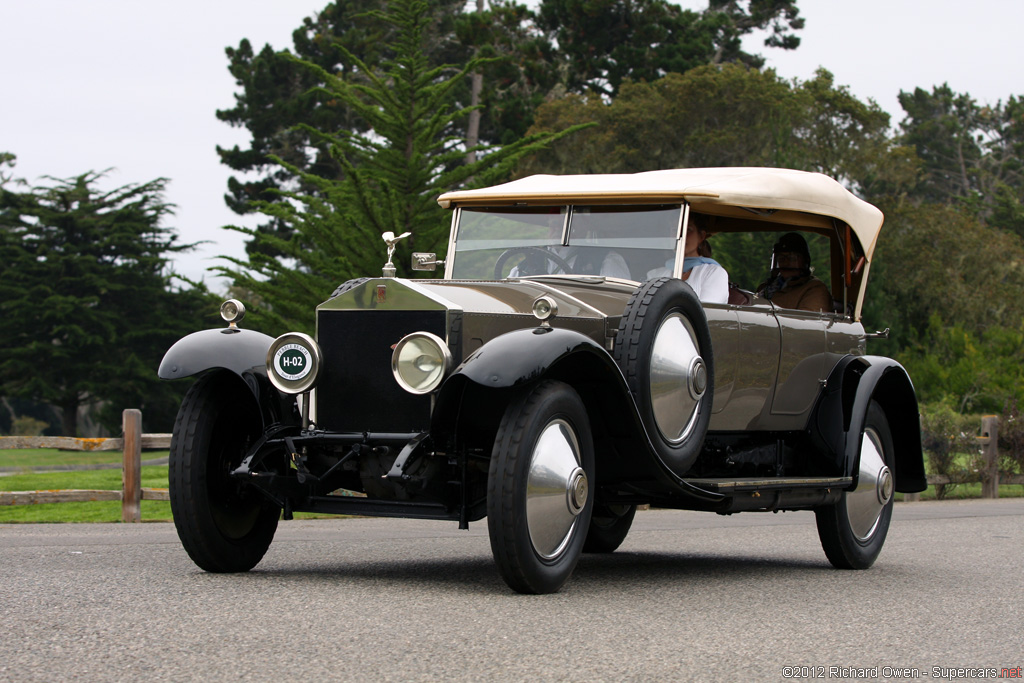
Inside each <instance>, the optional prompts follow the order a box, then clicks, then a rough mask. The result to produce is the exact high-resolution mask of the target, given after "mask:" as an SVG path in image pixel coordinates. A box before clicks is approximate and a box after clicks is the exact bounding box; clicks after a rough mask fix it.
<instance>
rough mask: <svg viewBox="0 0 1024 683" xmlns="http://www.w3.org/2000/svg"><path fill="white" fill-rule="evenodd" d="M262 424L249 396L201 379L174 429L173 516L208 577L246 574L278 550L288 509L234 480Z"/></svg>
mask: <svg viewBox="0 0 1024 683" xmlns="http://www.w3.org/2000/svg"><path fill="white" fill-rule="evenodd" d="M261 430H262V421H261V419H260V416H259V412H258V409H257V407H256V403H255V400H254V399H253V397H252V395H251V394H250V393H249V390H248V389H247V388H246V387H245V386H244V385H242V384H241V382H234V381H233V378H230V377H225V376H224V375H218V374H209V375H205V376H203V377H201V378H200V379H199V380H198V381H197V382H196V383H195V384H194V385H192V387H191V388H190V389H189V391H188V393H187V394H186V395H185V399H184V400H183V401H182V404H181V409H180V410H179V411H178V417H177V420H176V421H175V423H174V434H173V435H172V437H171V450H170V459H169V473H168V474H169V486H170V498H171V513H172V515H173V517H174V526H175V528H176V529H177V530H178V537H179V538H180V539H181V544H182V545H183V546H184V547H185V551H186V552H188V554H189V557H191V558H192V560H193V561H194V562H195V563H196V564H197V565H198V566H199V567H200V568H202V569H205V570H206V571H208V572H244V571H248V570H250V569H252V568H253V567H255V566H256V564H257V563H259V561H260V560H261V559H263V555H264V554H265V553H266V552H267V548H268V547H270V542H271V541H272V540H273V538H274V532H275V531H276V530H277V520H278V517H279V516H280V513H281V511H280V509H279V508H277V507H276V506H274V505H272V504H270V503H269V502H268V501H267V500H266V499H265V498H263V497H262V496H261V495H260V494H259V493H258V492H257V491H254V490H252V489H250V488H248V487H246V486H245V485H244V484H243V483H242V482H240V481H238V480H236V479H234V478H232V477H231V476H230V472H231V471H232V470H233V469H235V468H236V467H238V465H239V464H241V462H242V458H243V457H244V456H245V453H246V451H247V449H248V448H249V446H250V445H251V444H252V443H253V442H254V441H255V440H256V439H257V438H258V437H259V435H260V432H261Z"/></svg>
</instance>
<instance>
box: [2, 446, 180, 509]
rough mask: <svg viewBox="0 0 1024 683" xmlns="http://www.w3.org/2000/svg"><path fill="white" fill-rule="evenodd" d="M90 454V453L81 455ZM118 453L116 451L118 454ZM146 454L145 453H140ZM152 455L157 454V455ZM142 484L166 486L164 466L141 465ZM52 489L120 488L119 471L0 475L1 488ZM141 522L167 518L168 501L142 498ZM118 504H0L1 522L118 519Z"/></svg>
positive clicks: (148, 487)
mask: <svg viewBox="0 0 1024 683" xmlns="http://www.w3.org/2000/svg"><path fill="white" fill-rule="evenodd" d="M84 455H92V454H88V453H87V454H84ZM118 455H119V454H118ZM143 457H145V456H143ZM154 457H160V456H159V455H156V456H154ZM142 487H143V488H147V489H165V488H167V465H150V466H146V467H143V468H142ZM55 489H98V490H101V491H102V490H108V491H120V490H121V470H120V469H116V470H79V471H75V472H25V473H19V474H12V475H9V476H5V477H0V491H50V490H55ZM142 519H143V521H153V520H170V519H171V504H170V503H168V502H166V501H160V500H144V501H142ZM120 521H121V503H120V502H119V501H116V500H111V501H98V502H94V503H45V504H42V505H4V506H0V524H3V523H10V522H120Z"/></svg>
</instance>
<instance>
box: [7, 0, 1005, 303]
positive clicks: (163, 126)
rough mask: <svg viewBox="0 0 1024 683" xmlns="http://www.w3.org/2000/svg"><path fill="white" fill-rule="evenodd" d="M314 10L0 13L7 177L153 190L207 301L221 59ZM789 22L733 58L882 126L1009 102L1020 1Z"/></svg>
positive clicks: (868, 5)
mask: <svg viewBox="0 0 1024 683" xmlns="http://www.w3.org/2000/svg"><path fill="white" fill-rule="evenodd" d="M326 4H327V0H206V1H204V2H200V1H199V0H177V1H176V2H173V3H171V2H139V1H138V0H134V1H131V0H89V1H88V2H82V1H81V0H31V1H26V0H0V73H2V78H0V84H2V87H3V95H2V99H0V151H9V152H13V153H14V154H16V155H17V157H18V164H17V166H16V168H15V171H16V174H17V175H18V176H19V177H23V178H26V179H28V180H29V181H30V182H32V183H33V184H35V183H38V182H40V180H41V177H42V176H45V175H49V176H55V177H58V178H67V177H72V176H76V175H79V174H81V173H84V172H86V171H89V170H104V169H107V168H113V169H115V170H114V171H112V172H111V174H110V176H109V179H108V180H107V181H106V184H105V185H103V187H104V188H107V189H110V188H113V187H117V186H120V185H124V184H127V183H142V182H147V181H150V180H153V179H155V178H158V177H166V178H169V179H170V180H171V182H170V185H169V188H168V192H167V196H166V199H167V201H169V202H171V203H173V204H175V205H177V209H176V215H175V216H174V217H173V218H172V219H171V220H170V221H169V225H171V226H172V227H174V228H175V229H177V231H178V233H179V235H180V239H181V240H183V241H185V242H195V241H200V240H208V241H209V242H210V243H209V244H205V245H203V246H202V247H201V248H200V249H198V250H197V251H195V252H193V253H192V254H189V255H182V256H179V257H178V259H177V260H176V263H175V268H176V269H177V270H178V271H179V272H181V273H183V274H185V275H187V276H188V277H191V278H197V279H199V278H204V277H205V278H206V279H207V281H208V282H209V283H210V284H211V285H212V286H214V288H215V289H218V290H220V289H223V286H222V285H221V284H220V283H219V282H218V281H216V280H214V279H213V278H212V276H210V275H209V274H206V273H205V269H206V268H207V267H209V266H210V265H212V264H213V263H215V262H216V257H217V256H219V255H222V254H228V255H241V254H243V253H244V248H243V239H242V236H241V235H238V234H237V233H234V232H231V231H227V230H224V229H222V226H223V225H227V224H239V223H240V222H243V221H242V219H240V218H239V217H238V216H236V215H235V214H233V213H232V212H231V211H230V210H229V209H228V208H227V207H226V206H225V204H224V201H223V194H224V192H225V191H226V182H227V178H228V176H229V175H230V173H229V172H228V169H227V168H226V167H224V166H222V165H221V164H220V162H219V158H218V156H217V154H216V151H215V147H216V146H217V145H221V146H222V147H230V146H232V145H234V144H239V145H241V146H243V147H244V146H246V139H247V138H246V132H245V131H243V130H238V129H232V128H230V127H229V126H227V125H226V124H223V123H221V122H220V121H218V120H217V119H216V117H215V115H214V113H215V111H216V110H217V109H227V108H230V107H231V106H232V105H233V98H232V95H233V94H234V92H235V85H234V80H233V79H232V77H231V76H230V74H228V72H227V64H228V62H227V57H226V56H225V54H224V48H225V47H227V46H237V45H238V42H239V41H240V40H241V39H242V38H248V39H249V40H250V41H251V42H252V43H253V46H254V48H255V49H256V50H259V49H260V48H261V47H262V46H263V44H264V43H268V42H269V43H270V44H271V45H272V46H273V47H275V48H277V49H283V48H285V47H290V46H291V33H292V31H293V30H294V29H295V28H297V27H298V26H299V24H300V23H301V21H302V18H303V17H305V16H309V15H311V14H313V13H314V12H316V11H318V10H320V9H322V8H323V7H325V6H326ZM531 4H532V3H531ZM682 4H683V5H684V6H686V7H692V8H702V7H706V6H707V2H706V0H703V1H701V0H686V1H684V2H683V3H682ZM798 7H799V8H800V11H801V14H802V15H803V16H804V17H805V18H806V20H807V25H806V27H805V28H804V30H803V31H801V32H800V35H801V38H802V43H801V45H800V48H799V49H797V50H795V51H792V52H786V51H781V50H771V49H767V48H763V47H762V46H760V45H757V44H748V49H749V50H751V51H755V52H760V53H762V54H764V55H765V56H766V57H767V59H768V66H771V67H774V68H775V69H776V70H777V71H778V72H779V74H780V75H782V76H784V77H786V78H799V79H801V80H805V79H807V78H809V77H811V75H813V73H814V70H815V69H816V68H817V67H818V66H824V67H825V68H827V69H829V70H830V71H832V73H833V74H835V78H836V83H837V84H838V85H846V86H849V87H850V90H851V91H852V92H853V93H854V94H855V95H856V96H858V97H860V98H861V99H867V98H873V99H875V101H877V102H878V103H879V104H880V105H881V106H882V108H883V109H885V110H886V111H888V112H889V113H890V114H892V115H893V121H892V123H893V124H894V125H895V124H897V123H898V122H899V121H900V119H901V118H902V110H901V109H900V107H899V104H898V101H897V95H898V93H899V91H900V90H901V89H902V90H913V89H914V88H915V87H922V88H926V89H930V88H931V87H932V86H933V85H940V84H942V83H945V82H948V83H949V85H950V87H951V88H952V89H953V90H954V91H955V92H969V93H970V94H971V95H972V96H973V97H974V98H975V99H977V100H978V101H980V102H983V103H990V104H995V103H996V101H999V100H1004V101H1005V100H1006V99H1007V98H1008V97H1009V96H1010V95H1018V96H1020V95H1024V71H1022V70H1021V69H1020V63H1021V61H1022V57H1024V48H1022V47H1021V46H1020V44H1019V41H1020V38H1019V33H1020V27H1021V26H1022V25H1024V2H1021V1H1020V0H975V1H974V2H970V3H965V2H963V0H930V1H929V2H922V1H921V0H858V1H857V2H838V1H837V0H798ZM245 220H248V221H249V224H254V223H255V222H256V221H255V220H253V219H245ZM381 253H382V257H383V256H384V253H383V250H382V252H381Z"/></svg>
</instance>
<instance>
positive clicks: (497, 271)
mask: <svg viewBox="0 0 1024 683" xmlns="http://www.w3.org/2000/svg"><path fill="white" fill-rule="evenodd" d="M530 253H537V254H540V255H541V256H543V257H544V258H545V259H547V260H548V261H550V262H551V263H554V264H555V265H556V266H558V267H559V268H561V269H562V271H563V272H565V273H569V272H571V271H572V266H570V265H569V264H568V263H567V262H566V261H565V259H563V258H560V257H559V256H558V255H557V254H555V253H553V252H551V251H549V250H547V249H543V248H541V247H512V248H510V249H506V250H505V251H503V252H501V256H499V257H498V260H497V261H495V262H494V279H495V280H500V279H501V270H502V267H503V266H504V265H505V262H506V261H508V260H509V259H510V258H512V257H513V256H515V255H516V254H530ZM528 274H529V275H543V273H528Z"/></svg>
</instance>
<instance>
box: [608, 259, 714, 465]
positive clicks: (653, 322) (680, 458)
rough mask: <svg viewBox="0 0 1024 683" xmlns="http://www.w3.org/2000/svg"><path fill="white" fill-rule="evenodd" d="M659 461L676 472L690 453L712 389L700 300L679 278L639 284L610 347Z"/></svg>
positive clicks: (695, 449)
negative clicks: (613, 344) (612, 348)
mask: <svg viewBox="0 0 1024 683" xmlns="http://www.w3.org/2000/svg"><path fill="white" fill-rule="evenodd" d="M613 356H614V358H615V361H616V362H617V363H618V364H619V367H620V368H621V369H622V374H623V375H624V376H625V378H626V383H627V385H628V386H629V390H630V393H631V394H632V395H633V399H634V400H635V401H636V405H637V408H638V409H639V411H640V415H641V417H642V418H643V420H644V424H645V425H646V427H647V433H648V435H649V436H650V438H651V442H652V444H653V445H654V447H655V450H656V451H657V452H658V455H659V456H660V457H661V459H662V461H663V462H664V463H665V465H666V466H667V467H668V468H669V469H670V470H671V471H673V472H674V473H675V474H676V475H677V476H683V475H684V474H685V473H686V471H687V470H688V469H689V468H690V466H691V465H692V464H693V462H694V460H696V459H697V455H698V454H699V453H700V449H701V446H702V445H703V443H704V435H705V433H706V432H707V429H708V423H709V422H710V420H711V406H712V399H713V397H714V393H715V371H714V370H715V367H714V356H713V354H712V349H711V332H710V331H709V328H708V321H707V317H706V316H705V315H704V308H703V307H702V306H701V303H700V300H699V299H698V298H697V295H696V294H695V293H694V291H693V289H691V288H690V286H689V285H688V284H686V283H685V282H683V281H682V280H678V279H675V278H667V277H663V278H657V279H654V280H649V281H647V282H645V283H644V284H642V285H641V286H640V287H639V288H638V289H637V290H636V292H634V293H633V296H632V297H630V299H629V303H627V304H626V309H625V311H624V312H623V314H622V321H621V322H620V323H619V332H618V336H617V337H616V338H615V348H614V351H613Z"/></svg>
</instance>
